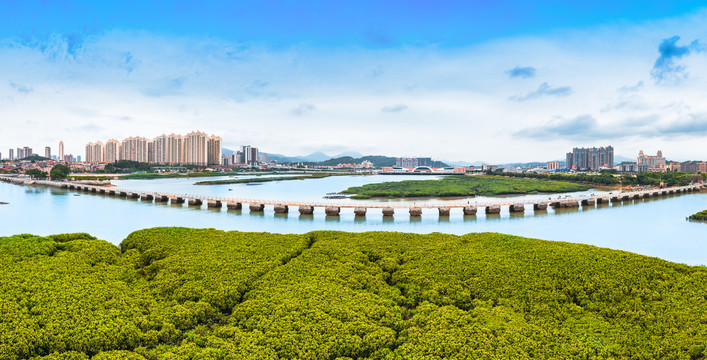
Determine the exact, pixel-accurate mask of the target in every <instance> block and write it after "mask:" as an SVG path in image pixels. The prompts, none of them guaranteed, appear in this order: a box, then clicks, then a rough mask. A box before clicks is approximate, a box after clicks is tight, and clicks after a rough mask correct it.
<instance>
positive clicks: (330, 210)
mask: <svg viewBox="0 0 707 360" xmlns="http://www.w3.org/2000/svg"><path fill="white" fill-rule="evenodd" d="M340 212H341V208H339V207H338V206H327V207H325V208H324V213H326V216H339V213H340Z"/></svg>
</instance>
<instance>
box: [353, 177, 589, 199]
mask: <svg viewBox="0 0 707 360" xmlns="http://www.w3.org/2000/svg"><path fill="white" fill-rule="evenodd" d="M588 189H590V186H588V185H584V184H576V183H571V182H565V181H551V180H536V179H515V178H508V177H503V176H491V175H475V176H447V177H445V178H443V179H441V180H405V181H399V182H385V183H378V184H367V185H363V186H357V187H351V188H348V189H346V190H344V191H343V192H344V193H347V194H356V195H354V196H353V197H352V198H354V199H370V198H376V197H384V198H412V197H459V196H477V195H482V196H491V195H506V194H534V193H560V192H572V191H583V190H588Z"/></svg>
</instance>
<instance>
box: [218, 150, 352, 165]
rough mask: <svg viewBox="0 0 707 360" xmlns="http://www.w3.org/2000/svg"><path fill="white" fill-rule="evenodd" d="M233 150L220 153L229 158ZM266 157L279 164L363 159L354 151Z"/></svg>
mask: <svg viewBox="0 0 707 360" xmlns="http://www.w3.org/2000/svg"><path fill="white" fill-rule="evenodd" d="M235 152H236V151H235V150H231V149H227V148H223V149H222V153H223V154H224V155H226V156H231V155H233V154H234V153H235ZM265 154H267V155H268V159H269V160H271V161H277V162H280V163H298V162H322V161H327V160H330V159H336V158H343V157H351V158H361V157H363V154H361V153H359V152H356V151H346V152H343V153H341V154H338V155H335V156H331V155H327V154H325V153H323V152H321V151H316V152H313V153H311V154H309V155H302V156H287V155H282V154H271V153H265Z"/></svg>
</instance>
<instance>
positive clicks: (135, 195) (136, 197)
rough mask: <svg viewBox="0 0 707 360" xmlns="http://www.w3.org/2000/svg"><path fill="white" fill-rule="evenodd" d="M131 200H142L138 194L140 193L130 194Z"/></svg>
mask: <svg viewBox="0 0 707 360" xmlns="http://www.w3.org/2000/svg"><path fill="white" fill-rule="evenodd" d="M130 198H132V199H139V198H140V194H138V193H130Z"/></svg>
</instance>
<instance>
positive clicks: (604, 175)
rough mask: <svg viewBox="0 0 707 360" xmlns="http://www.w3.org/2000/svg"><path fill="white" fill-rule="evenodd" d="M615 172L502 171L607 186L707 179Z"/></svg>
mask: <svg viewBox="0 0 707 360" xmlns="http://www.w3.org/2000/svg"><path fill="white" fill-rule="evenodd" d="M613 174H615V172H614V171H608V170H602V172H601V173H600V174H598V175H597V174H586V173H502V175H503V176H508V177H522V178H533V179H549V180H562V181H572V182H579V183H585V184H596V185H607V186H612V185H624V186H632V185H643V186H659V185H660V183H661V182H663V183H664V184H665V186H685V185H688V184H690V183H691V182H694V181H700V180H706V179H707V175H706V174H686V173H680V172H666V173H657V172H649V173H643V174H636V175H630V174H623V175H620V176H614V175H613Z"/></svg>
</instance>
